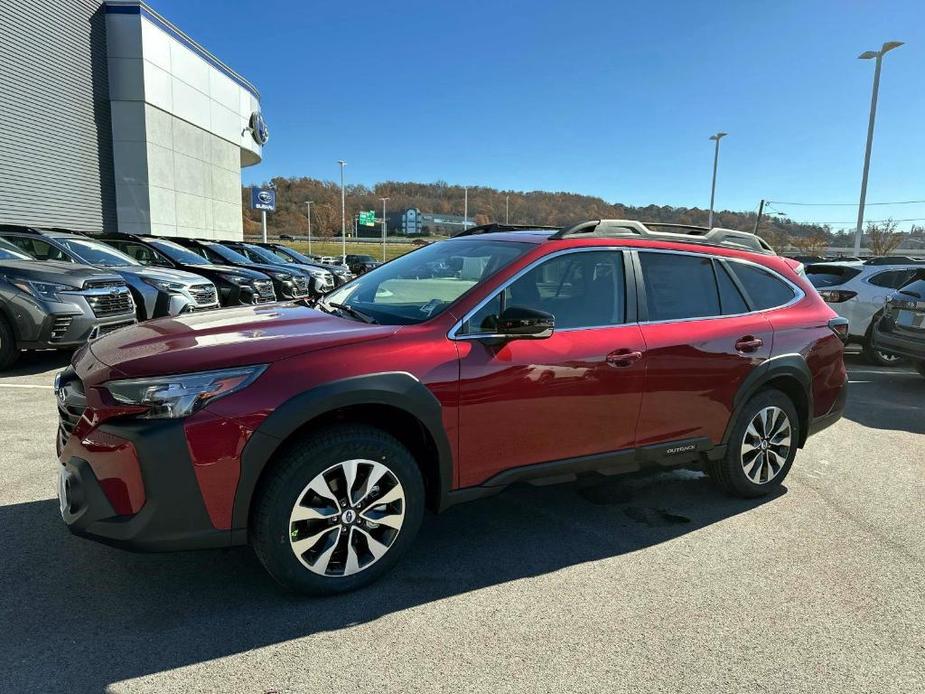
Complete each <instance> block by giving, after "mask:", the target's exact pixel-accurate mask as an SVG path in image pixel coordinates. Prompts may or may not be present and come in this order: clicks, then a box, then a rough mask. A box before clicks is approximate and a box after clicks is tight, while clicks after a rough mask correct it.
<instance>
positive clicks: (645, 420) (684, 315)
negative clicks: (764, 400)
mask: <svg viewBox="0 0 925 694" xmlns="http://www.w3.org/2000/svg"><path fill="white" fill-rule="evenodd" d="M637 258H638V268H639V271H640V284H639V287H640V296H639V307H640V326H641V329H642V335H643V339H644V340H645V343H646V362H647V367H646V390H645V395H644V397H643V401H642V407H641V412H640V417H639V427H638V429H637V445H638V446H640V447H644V446H650V445H652V446H654V445H656V444H661V443H669V442H671V443H674V442H696V444H697V445H698V446H700V445H701V444H702V445H704V446H707V445H708V442H706V441H699V440H701V439H709V441H710V442H712V443H714V444H716V443H719V442H720V440H721V439H722V436H723V433H724V432H725V430H726V425H727V423H728V421H729V418H730V416H731V413H732V404H733V398H734V397H735V394H736V392H737V391H738V389H739V387H740V386H741V385H742V382H743V381H744V380H745V378H746V377H747V376H748V374H749V373H750V372H751V371H752V369H754V368H755V367H756V366H758V365H759V364H760V363H762V362H763V361H765V360H766V359H767V358H768V357H769V356H770V354H771V348H772V341H773V331H772V329H771V325H770V323H769V322H768V321H767V319H766V318H765V317H764V315H762V314H761V313H755V312H752V311H751V309H750V307H749V304H748V302H747V298H746V295H745V293H744V291H743V288H742V285H741V283H740V282H739V281H738V279H737V277H736V276H735V275H734V274H733V273H732V272H730V270H729V268H728V265H727V263H726V262H724V261H721V260H718V259H714V258H712V257H710V256H709V255H704V254H697V253H682V252H669V251H639V253H638V256H637ZM682 448H684V450H685V451H687V450H689V449H687V448H686V447H684V446H682Z"/></svg>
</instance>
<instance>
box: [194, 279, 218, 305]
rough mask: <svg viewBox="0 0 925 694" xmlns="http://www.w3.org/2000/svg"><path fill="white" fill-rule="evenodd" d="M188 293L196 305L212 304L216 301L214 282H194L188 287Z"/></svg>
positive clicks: (216, 294) (216, 293)
mask: <svg viewBox="0 0 925 694" xmlns="http://www.w3.org/2000/svg"><path fill="white" fill-rule="evenodd" d="M189 293H190V296H192V297H193V300H194V301H195V302H196V305H197V306H212V305H213V304H215V303H216V302H218V292H217V291H216V289H215V285H214V284H194V285H193V286H192V287H190V288H189Z"/></svg>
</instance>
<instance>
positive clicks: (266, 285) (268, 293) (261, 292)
mask: <svg viewBox="0 0 925 694" xmlns="http://www.w3.org/2000/svg"><path fill="white" fill-rule="evenodd" d="M254 289H255V290H256V292H257V296H256V301H257V303H258V304H264V303H267V302H268V301H276V292H275V291H273V282H271V281H270V280H254Z"/></svg>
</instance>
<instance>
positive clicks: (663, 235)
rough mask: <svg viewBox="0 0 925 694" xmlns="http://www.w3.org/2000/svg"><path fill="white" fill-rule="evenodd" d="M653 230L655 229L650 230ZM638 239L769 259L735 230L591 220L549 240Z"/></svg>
mask: <svg viewBox="0 0 925 694" xmlns="http://www.w3.org/2000/svg"><path fill="white" fill-rule="evenodd" d="M650 227H655V228H650ZM658 227H668V228H669V229H671V231H658ZM581 237H591V238H638V239H650V240H653V241H679V242H681V243H696V244H701V245H705V246H725V247H728V248H738V249H741V250H746V251H754V252H755V253H764V254H769V255H773V254H774V249H772V248H771V247H770V246H769V245H768V243H767V242H766V241H765V240H764V239H762V238H761V237H759V236H756V235H755V234H752V233H749V232H747V231H739V230H738V229H723V228H721V227H714V228H712V229H710V228H707V227H700V226H693V225H689V224H670V223H663V222H651V223H649V224H648V225H647V224H643V223H642V222H639V221H636V220H634V219H594V220H590V221H587V222H581V223H580V224H575V225H574V226H571V227H568V228H566V229H562V230H561V231H559V232H557V233H555V234H553V235H552V236H550V237H549V239H550V240H551V241H552V240H557V239H570V238H581Z"/></svg>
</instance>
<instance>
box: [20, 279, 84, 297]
mask: <svg viewBox="0 0 925 694" xmlns="http://www.w3.org/2000/svg"><path fill="white" fill-rule="evenodd" d="M12 284H13V285H15V286H16V287H19V288H20V289H22V290H23V291H24V292H26V294H31V295H32V296H34V297H36V298H37V299H44V300H45V301H61V297H60V296H58V293H59V292H67V291H71V292H73V291H76V290H75V289H74V287H69V286H67V285H66V284H55V283H54V282H25V281H20V282H13V283H12Z"/></svg>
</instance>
